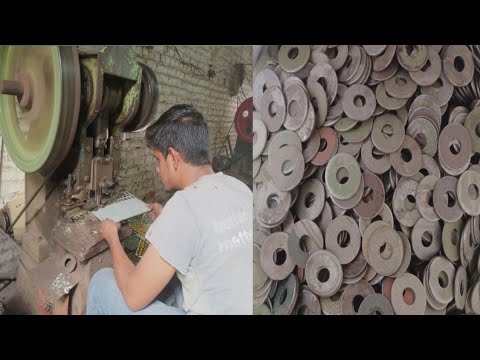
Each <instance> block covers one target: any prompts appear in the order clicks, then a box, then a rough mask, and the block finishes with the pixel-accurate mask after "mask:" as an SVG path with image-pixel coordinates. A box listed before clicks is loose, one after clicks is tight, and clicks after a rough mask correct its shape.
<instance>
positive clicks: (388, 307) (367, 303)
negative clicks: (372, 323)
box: [358, 294, 394, 315]
mask: <svg viewBox="0 0 480 360" xmlns="http://www.w3.org/2000/svg"><path fill="white" fill-rule="evenodd" d="M377 313H378V314H379V315H394V312H393V307H392V304H390V302H389V301H388V300H387V298H386V297H385V296H383V295H382V294H372V295H368V296H367V297H366V298H365V299H363V301H362V303H361V304H360V307H359V308H358V315H377Z"/></svg>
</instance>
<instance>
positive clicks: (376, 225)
mask: <svg viewBox="0 0 480 360" xmlns="http://www.w3.org/2000/svg"><path fill="white" fill-rule="evenodd" d="M382 227H390V225H389V224H388V223H387V222H385V221H381V220H380V221H374V222H372V223H371V224H370V225H369V226H368V227H367V228H366V229H365V232H364V233H363V235H362V253H363V256H364V257H365V260H367V262H368V264H370V259H369V258H368V247H369V244H370V238H371V237H372V235H373V234H374V233H375V232H376V231H377V230H378V229H380V228H382ZM370 265H371V264H370ZM375 272H376V271H375Z"/></svg>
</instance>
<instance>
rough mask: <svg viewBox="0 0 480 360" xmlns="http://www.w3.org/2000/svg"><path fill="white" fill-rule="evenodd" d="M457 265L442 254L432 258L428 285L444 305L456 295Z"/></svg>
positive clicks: (433, 295) (435, 297) (434, 295)
mask: <svg viewBox="0 0 480 360" xmlns="http://www.w3.org/2000/svg"><path fill="white" fill-rule="evenodd" d="M454 279H455V267H454V266H453V264H452V263H451V262H450V261H448V260H447V259H446V258H444V257H442V256H437V257H435V258H433V259H432V261H431V262H430V264H429V276H428V287H429V290H430V292H431V294H432V297H433V298H434V299H435V300H436V301H438V302H439V303H441V304H443V305H447V304H448V303H449V302H450V301H452V300H453V296H454V294H453V293H454V291H453V289H454V286H453V285H454V284H453V283H454Z"/></svg>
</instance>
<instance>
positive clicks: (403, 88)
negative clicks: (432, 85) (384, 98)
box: [385, 69, 418, 99]
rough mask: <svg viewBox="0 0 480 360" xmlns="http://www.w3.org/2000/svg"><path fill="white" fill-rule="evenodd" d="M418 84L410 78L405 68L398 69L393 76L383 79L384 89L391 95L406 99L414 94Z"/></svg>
mask: <svg viewBox="0 0 480 360" xmlns="http://www.w3.org/2000/svg"><path fill="white" fill-rule="evenodd" d="M417 87H418V85H417V84H416V83H415V82H414V81H413V80H412V79H411V78H410V75H409V74H408V72H407V71H405V70H403V69H402V70H400V71H399V72H397V73H396V74H395V75H394V76H393V77H391V78H390V79H388V80H385V91H386V92H387V94H388V95H390V96H391V97H394V98H397V99H408V98H410V97H411V96H413V95H414V94H415V91H417Z"/></svg>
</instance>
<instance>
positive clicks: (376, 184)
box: [353, 172, 385, 219]
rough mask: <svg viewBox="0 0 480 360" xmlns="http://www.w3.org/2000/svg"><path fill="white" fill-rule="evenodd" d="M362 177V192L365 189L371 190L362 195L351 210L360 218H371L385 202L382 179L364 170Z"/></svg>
mask: <svg viewBox="0 0 480 360" xmlns="http://www.w3.org/2000/svg"><path fill="white" fill-rule="evenodd" d="M362 177H363V182H364V185H363V188H364V190H363V192H364V193H365V190H367V189H370V190H371V192H370V193H369V194H367V195H366V196H364V197H362V199H361V200H360V202H359V203H358V204H357V205H356V206H355V207H354V208H353V210H354V211H355V213H356V214H357V215H358V216H360V217H362V218H366V219H372V218H374V217H375V216H377V215H378V214H379V213H380V211H381V210H382V206H383V203H384V202H385V189H384V187H383V183H382V180H380V178H379V177H378V176H377V175H375V174H372V173H368V172H366V173H364V174H363V175H362Z"/></svg>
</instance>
